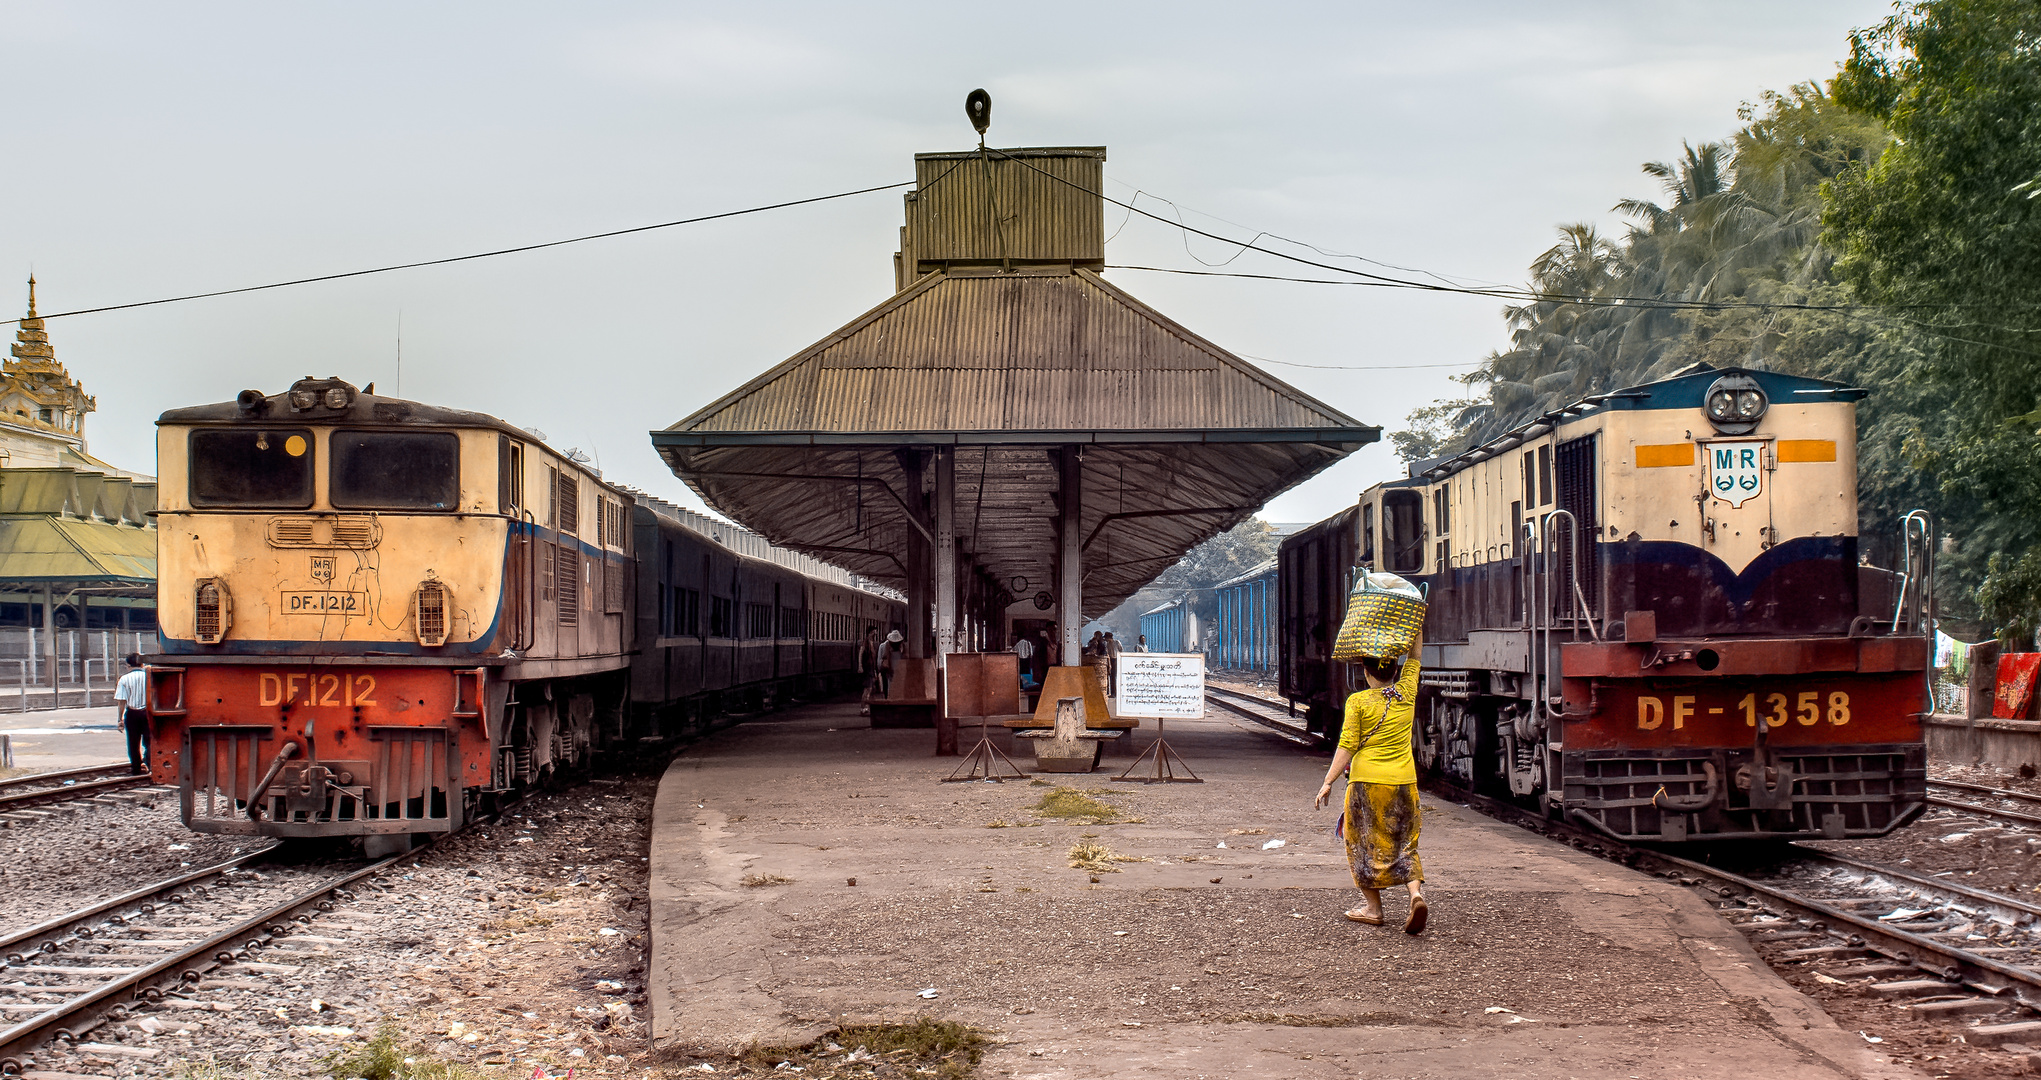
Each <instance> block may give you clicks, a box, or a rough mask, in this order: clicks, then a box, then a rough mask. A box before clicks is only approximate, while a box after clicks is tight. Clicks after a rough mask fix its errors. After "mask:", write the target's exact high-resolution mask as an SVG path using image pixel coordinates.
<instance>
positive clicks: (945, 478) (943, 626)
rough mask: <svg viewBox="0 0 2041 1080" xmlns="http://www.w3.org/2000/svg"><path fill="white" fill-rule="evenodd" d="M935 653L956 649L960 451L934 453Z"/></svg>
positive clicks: (953, 449)
mask: <svg viewBox="0 0 2041 1080" xmlns="http://www.w3.org/2000/svg"><path fill="white" fill-rule="evenodd" d="M934 546H935V553H934V554H935V652H936V656H938V657H941V656H945V655H948V654H949V653H953V652H957V651H958V650H959V648H960V646H959V644H958V641H957V451H956V450H955V448H953V447H943V448H942V449H940V450H937V451H936V452H935V545H934Z"/></svg>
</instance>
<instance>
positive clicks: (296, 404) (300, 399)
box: [291, 390, 319, 412]
mask: <svg viewBox="0 0 2041 1080" xmlns="http://www.w3.org/2000/svg"><path fill="white" fill-rule="evenodd" d="M317 404H319V393H318V391H316V390H293V391H291V408H293V409H296V410H298V411H299V412H304V411H305V410H306V409H309V408H311V407H312V406H314V405H317Z"/></svg>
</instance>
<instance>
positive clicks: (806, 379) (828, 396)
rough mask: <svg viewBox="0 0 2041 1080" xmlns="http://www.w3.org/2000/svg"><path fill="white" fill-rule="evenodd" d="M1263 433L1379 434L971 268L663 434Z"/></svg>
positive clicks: (1110, 314)
mask: <svg viewBox="0 0 2041 1080" xmlns="http://www.w3.org/2000/svg"><path fill="white" fill-rule="evenodd" d="M1270 429H1305V430H1311V431H1318V430H1325V431H1327V435H1328V437H1329V438H1332V437H1333V433H1332V431H1331V430H1329V429H1348V431H1349V432H1350V434H1348V435H1347V437H1346V439H1335V440H1334V441H1349V440H1351V441H1355V442H1367V441H1372V439H1373V438H1374V437H1375V434H1374V433H1375V432H1376V431H1378V430H1379V429H1375V428H1372V427H1368V426H1366V425H1363V424H1362V423H1361V422H1360V421H1358V420H1355V419H1354V418H1352V417H1350V416H1347V415H1346V414H1345V413H1342V412H1340V411H1339V410H1337V409H1334V408H1332V407H1330V406H1328V405H1325V404H1324V403H1322V402H1319V401H1316V400H1314V399H1313V398H1311V397H1309V396H1308V395H1306V394H1304V393H1303V392H1301V391H1299V390H1297V389H1295V388H1294V387H1291V386H1289V385H1287V384H1285V383H1284V382H1282V381H1281V380H1279V379H1276V378H1274V377H1272V376H1270V375H1268V374H1267V373H1266V372H1263V371H1261V370H1260V369H1258V368H1256V367H1254V366H1253V365H1252V364H1250V363H1248V362H1247V361H1245V360H1242V359H1240V358H1239V357H1236V356H1234V355H1233V354H1231V353H1229V352H1227V351H1226V350H1224V349H1222V348H1220V347H1219V346H1217V345H1214V344H1213V343H1211V342H1210V341H1207V340H1205V339H1204V338H1202V337H1199V336H1198V335H1197V334H1195V333H1193V332H1191V331H1190V330H1188V329H1186V328H1185V327H1184V326H1183V325H1182V324H1180V323H1178V322H1176V321H1175V320H1173V319H1171V318H1169V317H1168V316H1166V315H1163V314H1162V313H1160V312H1158V311H1156V310H1155V309H1154V308H1151V307H1149V306H1148V305H1146V304H1144V303H1142V302H1141V301H1139V300H1137V299H1135V298H1134V297H1132V296H1130V295H1128V294H1127V293H1126V292H1124V291H1122V290H1120V289H1119V288H1116V287H1115V286H1113V285H1112V284H1111V283H1109V282H1107V281H1106V280H1105V279H1104V278H1102V277H1100V276H1099V275H1098V274H1095V273H1093V272H1091V271H1089V270H1084V269H1066V268H1059V269H1056V270H1053V271H1047V272H1044V271H1039V270H1033V269H1021V270H1011V271H1003V270H1000V269H997V268H976V267H973V268H959V269H951V270H947V271H941V272H931V273H929V274H925V275H923V276H922V277H921V279H920V280H918V281H916V282H915V283H914V284H913V285H911V286H909V287H908V288H906V289H905V290H902V291H901V292H899V293H897V294H895V295H894V296H893V297H892V298H891V299H889V300H887V301H886V302H885V303H883V304H880V305H879V306H878V307H876V308H873V309H872V310H871V311H868V312H866V313H865V314H863V315H861V316H859V317H858V318H856V319H854V320H852V321H851V322H850V323H849V324H848V325H846V326H844V327H843V328H841V329H839V330H837V331H836V332H835V333H833V334H830V335H829V336H827V337H825V338H823V339H822V340H820V341H818V342H816V343H815V344H813V345H811V346H809V347H808V348H806V349H803V350H802V351H801V352H799V353H797V354H795V355H794V356H793V357H791V358H789V359H787V360H786V361H784V362H782V363H780V364H778V365H776V366H774V367H773V368H771V369H770V370H768V371H766V372H765V373H764V374H762V375H760V376H758V377H757V378H755V379H753V380H751V381H750V382H749V383H746V384H745V385H743V386H741V387H738V388H737V389H736V390H734V391H732V392H731V393H730V394H728V395H726V396H724V397H723V398H722V399H720V400H718V401H716V402H714V403H713V404H710V405H709V406H707V407H705V408H703V409H701V410H699V411H697V412H696V413H694V414H693V415H691V416H689V417H688V418H687V419H685V420H682V421H680V422H679V423H677V424H674V425H673V426H672V427H671V428H668V429H667V431H668V432H671V433H676V434H677V433H681V432H704V433H706V432H718V433H737V432H753V433H761V434H762V433H766V432H778V433H795V432H807V433H815V434H823V433H880V432H955V433H959V434H968V433H992V432H1000V433H1005V434H1007V435H1009V436H1011V435H1015V434H1020V433H1023V432H1042V433H1050V432H1056V433H1069V432H1094V431H1096V432H1148V433H1160V432H1164V431H1176V432H1182V431H1189V430H1197V431H1215V432H1223V431H1267V430H1270ZM658 441H663V440H658V439H656V438H655V442H658ZM966 441H969V440H966Z"/></svg>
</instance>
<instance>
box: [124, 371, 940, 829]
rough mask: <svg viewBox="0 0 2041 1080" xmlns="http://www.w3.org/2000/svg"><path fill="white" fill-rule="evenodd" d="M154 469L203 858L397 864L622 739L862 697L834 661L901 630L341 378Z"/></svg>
mask: <svg viewBox="0 0 2041 1080" xmlns="http://www.w3.org/2000/svg"><path fill="white" fill-rule="evenodd" d="M372 389H373V388H371V390H372ZM157 460H158V472H159V473H160V474H161V479H160V485H161V486H160V488H159V503H158V505H159V509H158V519H157V520H158V536H159V556H158V561H159V585H158V591H159V600H158V604H159V622H160V633H161V641H162V650H163V651H162V654H161V655H159V656H156V657H152V658H151V662H150V664H149V669H148V673H149V687H150V698H149V706H150V714H151V718H152V719H151V723H152V729H151V730H152V741H151V746H150V764H151V769H152V771H153V774H154V775H155V778H156V779H157V781H158V782H161V783H166V784H169V783H174V784H176V785H177V786H178V788H179V789H180V791H181V793H182V800H183V803H182V805H183V815H184V820H185V822H186V824H188V825H189V826H190V827H191V828H193V829H195V830H198V831H202V832H221V833H247V834H259V835H269V836H283V837H305V836H359V837H363V838H365V840H366V842H367V844H368V846H369V847H370V849H371V850H379V849H382V850H387V849H390V848H393V847H395V848H401V847H402V846H404V845H406V844H408V843H409V841H410V838H411V836H412V835H413V834H422V833H437V832H448V831H452V830H454V829H458V828H459V827H460V826H461V824H462V822H463V820H464V818H465V817H466V816H467V815H468V814H469V813H471V812H472V811H473V809H474V808H475V806H476V805H477V803H478V801H479V800H480V799H482V798H484V797H486V796H487V795H488V794H490V793H492V792H499V791H503V790H506V789H509V788H512V787H515V786H518V785H521V784H528V783H531V782H534V781H536V780H538V779H540V778H543V777H544V776H546V775H548V774H550V773H552V772H554V771H556V770H561V769H570V768H575V767H578V766H580V765H582V764H584V763H585V762H586V761H587V760H588V759H589V758H590V756H591V755H592V754H593V753H595V752H596V751H598V750H600V749H602V748H604V747H605V746H608V745H610V744H613V743H616V742H618V741H619V740H624V739H634V738H639V737H644V736H658V735H661V734H668V733H672V732H673V731H674V730H675V729H677V728H681V727H685V726H689V725H696V724H700V723H703V722H706V721H707V720H709V719H712V718H713V717H714V716H715V715H717V714H718V713H719V712H720V711H721V710H722V709H724V708H726V707H730V706H732V705H733V704H734V705H737V706H739V707H759V706H764V705H767V704H770V703H771V702H772V701H773V700H774V699H776V698H779V697H784V696H787V695H789V694H793V693H797V692H800V691H802V690H804V689H821V688H824V686H826V684H830V683H835V682H843V681H847V680H848V678H849V675H850V671H849V669H850V668H851V667H852V666H853V661H854V657H853V656H852V655H851V654H850V653H849V652H847V651H846V650H845V649H844V648H843V647H842V646H841V644H840V643H839V642H840V641H854V640H856V638H857V637H858V636H860V635H861V634H862V632H863V630H864V629H866V628H868V627H872V626H877V627H879V628H880V629H882V630H883V629H886V628H888V627H890V626H892V625H897V623H898V622H899V621H900V620H899V612H898V608H899V605H898V604H897V603H893V602H892V601H889V600H887V599H885V598H883V597H878V596H874V595H872V594H870V593H867V592H864V591H862V590H859V589H856V588H854V587H852V586H851V585H850V584H849V583H848V582H847V581H846V580H844V579H843V577H842V575H840V573H839V574H838V575H835V577H834V579H833V580H832V579H830V578H827V577H816V576H812V575H809V574H803V573H801V572H798V571H796V570H794V569H792V568H789V567H787V566H782V565H779V564H777V563H775V562H774V561H771V560H769V559H766V558H758V557H753V556H750V555H746V554H742V553H740V552H737V551H735V550H732V549H731V548H730V547H728V546H726V545H725V544H723V543H720V542H718V541H717V540H714V539H711V538H710V537H707V536H704V535H703V534H702V533H701V532H700V531H697V530H695V529H690V528H688V527H686V525H684V524H683V522H682V520H681V516H682V515H680V514H679V513H677V512H675V511H674V510H673V508H671V507H666V506H664V504H660V503H658V502H657V500H652V499H649V498H634V496H633V494H632V493H630V492H628V491H626V490H624V489H621V488H618V487H616V486H614V485H611V484H607V483H605V482H603V480H602V479H601V477H600V475H599V474H597V473H596V472H594V471H593V470H591V469H589V468H588V467H586V466H585V465H583V464H582V463H580V462H579V461H576V460H574V459H573V458H571V457H569V456H567V455H565V454H562V453H559V452H556V451H554V450H552V449H550V448H548V447H546V446H545V445H544V443H543V442H542V441H541V440H540V439H539V438H537V437H534V434H533V433H532V432H529V431H525V430H521V429H519V428H516V427H513V426H511V425H509V424H507V423H505V422H503V421H501V420H498V419H496V418H494V417H491V416H487V415H484V414H481V413H475V412H466V411H461V410H456V409H447V408H440V407H435V406H431V405H424V404H419V403H416V402H410V401H404V400H400V399H396V398H388V397H378V396H376V395H374V394H373V393H372V392H362V391H359V390H357V389H356V388H355V387H353V386H351V385H349V384H348V383H346V382H343V381H341V380H338V379H309V378H308V379H304V380H301V381H299V382H298V383H296V384H295V385H293V386H292V387H291V388H290V389H289V390H288V391H286V392H284V393H282V394H276V395H265V394H263V393H262V392H260V391H255V390H248V391H243V392H242V393H241V394H240V396H239V397H238V398H237V399H236V400H234V401H232V402H226V403H221V404H217V405H205V406H198V407H195V408H187V409H177V410H172V411H170V412H167V413H165V414H163V416H162V417H161V418H160V419H159V421H158V436H157ZM825 569H826V568H825Z"/></svg>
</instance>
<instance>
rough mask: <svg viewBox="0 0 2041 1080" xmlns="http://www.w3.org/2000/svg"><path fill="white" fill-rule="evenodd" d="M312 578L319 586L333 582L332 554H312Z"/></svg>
mask: <svg viewBox="0 0 2041 1080" xmlns="http://www.w3.org/2000/svg"><path fill="white" fill-rule="evenodd" d="M312 580H313V581H316V582H318V583H319V584H320V586H321V587H324V586H328V585H331V584H333V556H331V555H314V556H312Z"/></svg>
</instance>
